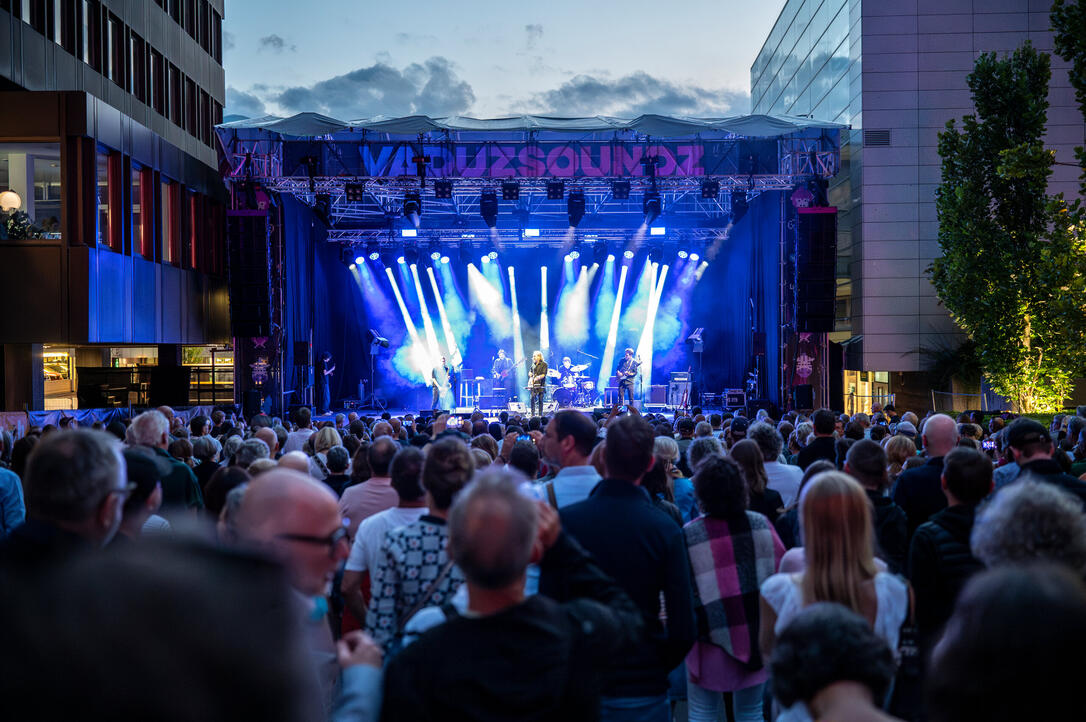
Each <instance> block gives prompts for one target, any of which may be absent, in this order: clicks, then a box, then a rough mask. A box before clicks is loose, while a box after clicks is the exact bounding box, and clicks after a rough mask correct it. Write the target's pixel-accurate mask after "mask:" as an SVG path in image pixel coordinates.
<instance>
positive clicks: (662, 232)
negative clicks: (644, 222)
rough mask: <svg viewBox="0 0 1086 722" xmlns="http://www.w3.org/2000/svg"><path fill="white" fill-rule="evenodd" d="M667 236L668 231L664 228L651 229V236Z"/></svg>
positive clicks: (654, 227) (655, 227)
mask: <svg viewBox="0 0 1086 722" xmlns="http://www.w3.org/2000/svg"><path fill="white" fill-rule="evenodd" d="M666 234H667V229H666V228H664V227H663V226H653V227H652V228H650V229H649V235H650V236H663V235H666Z"/></svg>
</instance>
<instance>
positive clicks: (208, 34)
mask: <svg viewBox="0 0 1086 722" xmlns="http://www.w3.org/2000/svg"><path fill="white" fill-rule="evenodd" d="M155 5H158V6H159V7H160V8H162V11H163V12H164V13H166V14H167V15H169V16H170V17H171V18H173V21H174V22H175V23H177V24H178V25H180V26H181V27H182V28H184V30H185V32H186V33H188V34H189V37H191V38H192V39H193V40H195V41H196V42H197V43H199V44H200V47H201V48H203V49H204V51H205V52H207V54H208V55H210V56H211V57H213V58H215V62H217V63H219V64H220V65H221V64H222V15H219V12H218V11H217V10H216V9H215V8H213V7H211V3H209V2H208V1H207V0H155Z"/></svg>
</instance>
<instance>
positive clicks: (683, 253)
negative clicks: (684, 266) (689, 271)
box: [679, 251, 690, 259]
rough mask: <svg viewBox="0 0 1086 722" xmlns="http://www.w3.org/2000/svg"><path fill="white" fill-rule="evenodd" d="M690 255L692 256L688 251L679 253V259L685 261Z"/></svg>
mask: <svg viewBox="0 0 1086 722" xmlns="http://www.w3.org/2000/svg"><path fill="white" fill-rule="evenodd" d="M689 255H690V254H689V253H687V252H686V251H679V258H683V259H685V258H686V257H687V256H689Z"/></svg>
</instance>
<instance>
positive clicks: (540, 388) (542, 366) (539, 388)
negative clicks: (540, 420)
mask: <svg viewBox="0 0 1086 722" xmlns="http://www.w3.org/2000/svg"><path fill="white" fill-rule="evenodd" d="M546 390H547V362H546V361H544V360H543V354H542V352H540V351H536V352H535V353H533V354H532V372H531V376H530V378H529V379H528V391H529V392H530V393H531V401H530V404H531V413H532V414H533V415H534V416H542V415H543V394H544V393H545V392H546ZM536 402H538V403H539V406H538V408H539V410H538V411H536Z"/></svg>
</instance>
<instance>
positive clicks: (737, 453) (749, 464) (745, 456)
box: [731, 439, 769, 494]
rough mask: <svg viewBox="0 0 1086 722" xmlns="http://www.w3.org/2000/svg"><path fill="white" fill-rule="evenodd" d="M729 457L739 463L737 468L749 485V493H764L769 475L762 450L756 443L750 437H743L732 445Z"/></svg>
mask: <svg viewBox="0 0 1086 722" xmlns="http://www.w3.org/2000/svg"><path fill="white" fill-rule="evenodd" d="M731 458H732V459H734V460H735V463H736V464H738V465H739V470H740V471H741V472H742V473H743V478H744V479H746V481H747V486H748V487H750V493H751V494H762V493H764V492H765V488H766V484H768V483H769V476H768V475H767V474H766V471H765V462H764V461H762V450H761V448H760V447H759V446H758V444H757V443H755V442H754V441H752V440H751V439H743V440H742V441H740V442H738V443H737V444H736V445H735V446H733V447H732V450H731Z"/></svg>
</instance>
